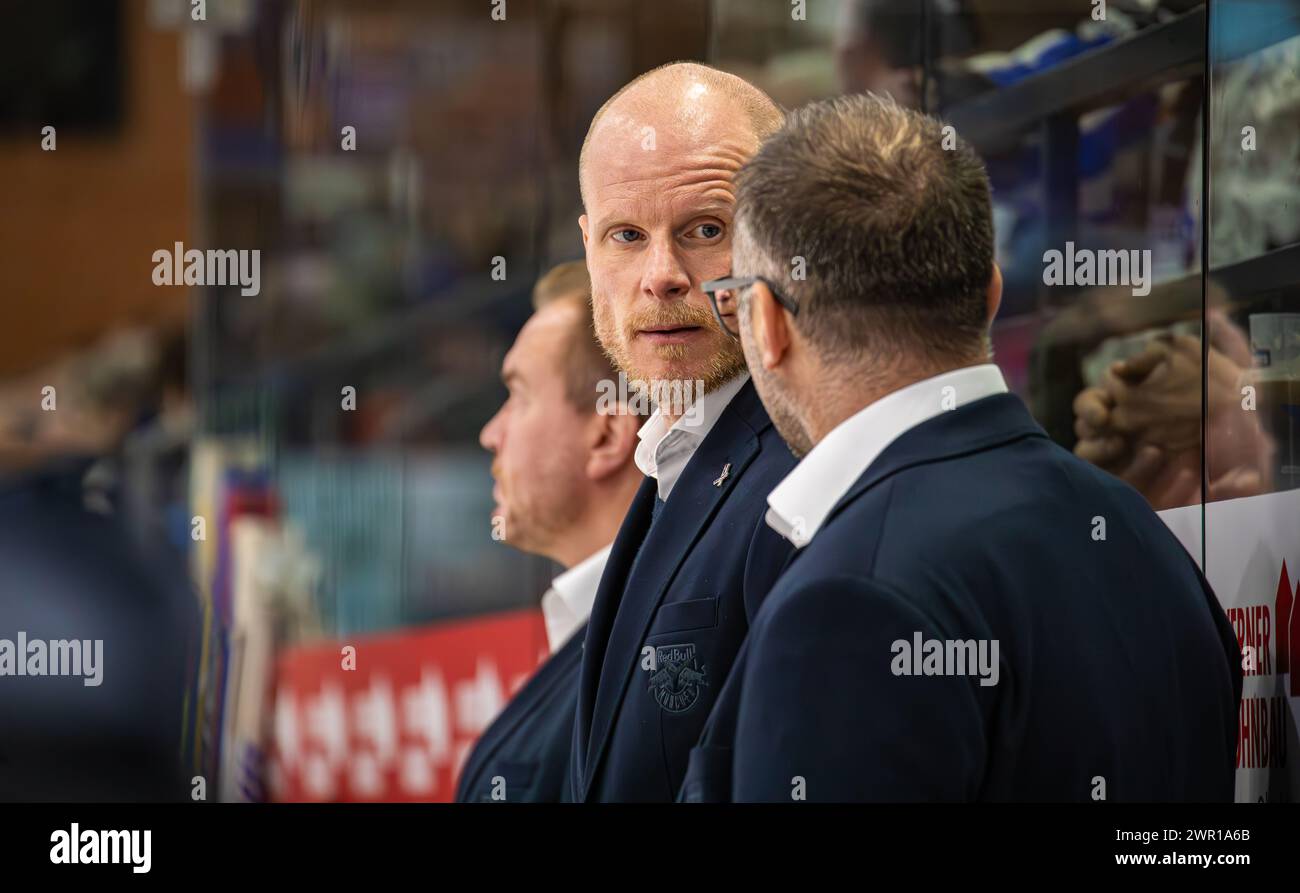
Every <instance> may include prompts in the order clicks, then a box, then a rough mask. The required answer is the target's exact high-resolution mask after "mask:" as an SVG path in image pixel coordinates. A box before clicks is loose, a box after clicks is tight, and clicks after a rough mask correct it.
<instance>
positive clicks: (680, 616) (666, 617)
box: [649, 596, 718, 636]
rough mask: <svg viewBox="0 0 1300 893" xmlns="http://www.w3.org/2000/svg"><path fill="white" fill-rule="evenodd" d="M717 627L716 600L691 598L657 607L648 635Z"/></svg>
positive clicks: (714, 598)
mask: <svg viewBox="0 0 1300 893" xmlns="http://www.w3.org/2000/svg"><path fill="white" fill-rule="evenodd" d="M717 625H718V599H717V596H713V597H710V598H692V599H687V600H686V601H681V602H668V603H666V604H662V605H660V606H659V611H658V613H656V614H655V619H654V623H652V624H651V625H650V633H649V634H650V635H652V636H657V635H661V634H666V633H680V632H686V631H687V630H692V629H712V628H713V627H715V626H717Z"/></svg>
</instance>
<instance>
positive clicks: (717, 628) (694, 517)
mask: <svg viewBox="0 0 1300 893" xmlns="http://www.w3.org/2000/svg"><path fill="white" fill-rule="evenodd" d="M793 467H794V457H793V456H792V455H791V453H790V450H789V448H788V447H787V446H786V445H785V442H784V441H783V440H781V438H780V435H778V434H777V432H776V429H775V428H774V427H773V426H772V422H771V420H770V419H769V418H768V417H767V412H766V411H765V410H764V409H763V404H762V403H761V402H760V401H759V399H758V395H757V393H756V392H755V391H754V385H753V383H752V382H746V383H745V385H744V387H742V388H741V389H740V390H739V391H738V392H737V393H736V396H735V397H733V398H732V400H731V402H730V403H729V404H728V405H727V407H726V409H725V410H724V411H723V412H722V414H721V415H720V416H719V418H718V420H717V422H716V423H715V424H714V426H713V428H712V429H711V430H710V431H709V433H708V435H707V436H706V437H705V438H704V440H703V442H702V443H701V444H700V445H699V447H698V448H697V450H696V452H695V454H694V455H693V456H692V457H691V459H690V461H689V462H688V463H687V465H686V468H685V469H684V470H683V472H682V474H681V477H680V478H679V479H678V480H677V482H676V483H675V484H674V486H673V490H672V492H671V494H670V495H669V498H668V500H667V501H666V502H665V503H664V504H663V507H662V508H661V509H660V510H659V512H658V517H657V518H655V519H654V523H653V525H651V520H652V511H653V510H654V506H655V503H656V500H657V499H658V487H657V484H656V482H655V480H654V479H652V478H646V480H645V481H644V482H643V483H642V485H641V488H640V489H639V490H638V491H637V494H636V497H635V499H634V500H633V502H632V506H631V508H630V509H629V510H628V514H627V517H626V518H625V519H624V520H623V524H622V527H621V528H620V529H619V533H618V537H617V539H615V541H614V546H613V549H612V550H611V552H610V556H609V561H608V563H607V564H606V565H605V573H604V576H602V577H601V581H600V588H599V590H598V591H597V594H596V600H595V604H594V605H593V608H592V612H591V622H590V625H589V626H588V629H587V641H586V648H585V650H584V653H583V657H582V673H581V682H580V686H579V690H578V709H577V716H576V720H575V724H574V746H573V768H572V780H573V796H574V799H575V800H577V801H578V802H584V801H635V802H654V801H663V802H671V801H672V800H673V799H674V798H675V797H676V795H677V791H678V789H679V788H680V787H681V783H682V779H683V777H684V776H685V774H686V763H687V759H688V756H689V753H690V749H691V747H693V746H694V745H695V743H696V742H697V741H698V740H699V736H700V731H701V729H702V728H703V726H704V721H705V719H706V718H707V717H708V714H709V709H710V708H711V707H712V706H713V702H714V701H715V700H716V699H717V696H718V692H719V691H720V690H721V688H722V684H723V682H724V681H726V678H727V674H728V672H729V670H730V669H731V664H732V661H733V660H734V659H735V656H736V652H737V651H738V650H739V648H740V644H741V642H742V641H743V640H744V637H745V634H746V633H747V632H748V630H749V622H750V618H751V617H753V615H754V612H755V611H756V610H757V607H758V604H759V602H760V601H761V600H762V598H763V597H764V596H765V595H766V594H767V592H768V591H769V590H770V589H771V587H772V584H773V583H774V582H775V581H776V578H777V576H778V575H779V574H780V571H781V568H782V567H783V566H784V565H785V562H786V560H787V559H788V558H789V556H790V552H791V547H790V546H789V544H788V543H787V542H786V541H785V540H784V539H782V538H781V537H780V536H778V535H777V534H776V533H775V532H773V531H772V530H771V529H769V528H768V527H767V525H766V524H764V523H763V516H764V514H765V512H766V508H767V494H768V493H770V492H771V491H772V489H773V488H774V487H775V486H776V485H777V484H779V483H780V482H781V479H782V478H784V477H785V476H786V475H787V474H788V473H789V472H790V470H791V469H792V468H793ZM647 531H648V532H647ZM634 562H635V564H636V567H635V570H634V572H632V571H633V563H634Z"/></svg>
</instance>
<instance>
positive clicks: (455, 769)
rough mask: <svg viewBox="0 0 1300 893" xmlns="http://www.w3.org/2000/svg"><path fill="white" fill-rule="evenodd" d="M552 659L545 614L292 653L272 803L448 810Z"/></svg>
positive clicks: (285, 669)
mask: <svg viewBox="0 0 1300 893" xmlns="http://www.w3.org/2000/svg"><path fill="white" fill-rule="evenodd" d="M350 649H355V651H351V650H350ZM545 657H546V630H545V626H544V624H543V622H542V617H541V615H540V614H539V613H538V612H536V611H517V612H510V613H506V614H495V615H492V616H491V617H489V618H486V619H475V620H472V621H465V622H456V623H447V624H439V625H437V626H433V627H428V628H426V629H422V630H418V631H414V632H403V633H401V634H397V635H391V636H369V637H360V638H357V639H355V640H348V641H337V642H333V643H331V644H328V645H320V644H313V645H311V646H308V647H303V648H292V649H289V650H287V651H285V652H284V653H283V654H282V655H281V656H280V658H279V660H278V661H277V667H276V685H275V691H276V700H275V719H274V732H273V735H272V745H271V748H270V760H269V764H268V779H267V780H268V782H269V785H270V794H271V799H272V800H276V801H282V802H283V801H292V802H301V801H312V802H316V801H337V802H357V801H386V802H394V801H402V802H409V801H424V802H429V801H444V802H445V801H450V800H451V799H452V798H453V797H454V796H455V781H456V777H457V775H458V773H459V771H460V767H461V764H462V763H463V762H464V760H465V757H466V755H467V754H468V752H469V749H470V747H471V746H472V745H473V744H474V741H475V740H476V739H477V738H478V736H479V734H481V733H482V731H483V729H485V728H486V727H487V725H488V724H489V723H491V721H492V720H493V719H494V718H495V717H496V715H497V713H498V712H499V711H500V710H501V708H502V707H503V706H505V703H506V701H507V700H509V698H510V696H511V695H513V694H514V693H515V692H516V691H517V690H518V689H519V687H520V686H521V685H522V684H523V683H524V682H525V681H526V680H527V678H528V677H529V675H531V674H532V672H533V671H534V670H535V669H536V668H537V666H538V665H539V664H540V663H541V662H542V660H544V659H545Z"/></svg>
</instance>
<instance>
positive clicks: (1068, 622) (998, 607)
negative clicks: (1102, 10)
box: [683, 95, 1242, 802]
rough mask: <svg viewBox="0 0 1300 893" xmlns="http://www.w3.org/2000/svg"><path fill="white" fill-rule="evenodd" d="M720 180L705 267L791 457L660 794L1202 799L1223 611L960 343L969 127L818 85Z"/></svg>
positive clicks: (1223, 777)
mask: <svg viewBox="0 0 1300 893" xmlns="http://www.w3.org/2000/svg"><path fill="white" fill-rule="evenodd" d="M738 181H739V186H738V188H739V198H738V202H739V207H738V211H737V226H736V243H735V264H736V268H737V273H738V275H737V276H736V277H733V278H731V279H729V280H727V281H724V282H723V283H711V284H710V286H709V288H710V291H711V293H712V294H715V295H716V296H717V297H718V299H719V300H720V305H719V311H720V312H721V313H726V312H736V314H737V317H738V319H739V322H740V332H741V337H742V343H743V344H744V349H745V355H746V357H747V358H748V359H749V366H750V369H752V370H753V372H754V376H755V381H756V384H757V386H758V390H759V392H760V394H761V395H762V397H763V401H764V403H765V405H767V407H768V408H769V411H770V412H771V414H772V418H773V419H774V420H775V423H776V425H777V427H778V428H779V429H780V430H781V433H782V435H783V436H784V437H785V439H786V440H787V441H788V442H789V443H790V445H791V447H792V448H793V449H794V450H795V451H796V452H797V453H798V454H799V455H801V456H803V459H802V461H801V462H800V463H799V465H798V466H797V467H796V468H795V470H794V471H793V472H792V473H791V474H790V476H789V477H788V478H786V479H785V480H784V481H782V482H781V484H780V486H778V487H777V488H776V489H774V490H773V491H772V493H771V495H770V496H769V497H768V504H769V505H770V507H771V509H770V511H769V513H768V522H769V523H770V524H771V525H772V527H773V528H774V529H776V530H779V531H780V532H781V533H782V534H783V535H785V536H787V537H788V538H789V539H790V540H791V542H792V543H794V544H795V545H796V546H798V547H800V551H799V552H798V553H797V555H796V557H795V558H794V559H793V560H792V562H791V564H790V567H789V569H788V570H787V571H786V572H785V574H784V575H783V576H782V578H781V580H780V581H779V582H778V583H777V585H776V587H775V588H774V589H773V591H772V593H771V594H770V595H769V596H768V597H767V599H766V601H764V603H763V607H762V609H761V610H760V612H759V615H758V617H757V618H756V619H755V621H754V627H753V631H752V632H751V633H750V636H749V639H748V641H747V642H746V645H745V651H744V654H743V656H742V658H741V660H740V661H739V662H738V665H737V667H736V669H735V670H734V671H733V673H732V678H731V679H730V680H729V682H728V685H727V689H726V691H725V692H724V693H723V695H722V697H721V699H720V701H719V703H718V705H717V707H716V708H715V710H714V714H713V716H711V717H710V722H709V727H708V729H707V730H706V732H705V734H704V736H703V738H702V741H701V745H700V748H699V749H698V751H697V752H696V754H695V755H694V758H693V759H692V763H691V765H692V775H691V777H689V778H688V780H687V782H686V784H685V785H684V787H683V798H684V799H687V800H711V799H722V800H726V799H731V800H769V801H785V802H790V801H791V800H836V801H846V800H1019V801H1024V800H1073V801H1083V800H1102V799H1106V800H1164V801H1173V800H1180V801H1181V800H1221V801H1231V799H1232V796H1233V788H1234V764H1235V762H1236V739H1237V710H1238V703H1239V701H1240V698H1241V685H1242V680H1241V658H1240V654H1239V652H1238V648H1237V641H1236V637H1235V635H1234V634H1233V631H1232V628H1231V626H1229V624H1228V621H1227V618H1226V617H1225V615H1224V612H1223V610H1222V609H1221V608H1220V607H1219V604H1218V601H1217V600H1216V599H1215V597H1214V593H1213V592H1212V591H1211V590H1210V587H1209V585H1208V584H1207V583H1206V582H1205V580H1204V578H1203V577H1202V576H1201V573H1200V571H1199V569H1198V568H1197V566H1196V564H1195V562H1194V561H1193V560H1192V559H1191V557H1190V556H1189V555H1188V554H1187V552H1186V551H1184V549H1183V547H1182V546H1181V545H1180V544H1179V542H1178V541H1177V540H1176V539H1175V538H1174V536H1173V534H1172V533H1171V532H1170V531H1169V529H1168V528H1167V527H1166V526H1165V525H1164V524H1163V523H1162V522H1161V521H1160V519H1159V518H1157V517H1156V515H1155V514H1154V513H1153V512H1152V511H1151V509H1150V507H1149V506H1148V505H1147V504H1146V502H1145V501H1144V500H1143V499H1142V497H1141V496H1140V495H1139V494H1137V493H1135V492H1134V491H1133V490H1132V489H1131V488H1130V487H1128V486H1126V485H1125V484H1123V483H1121V482H1120V481H1118V480H1116V479H1115V478H1113V477H1111V476H1110V475H1108V474H1106V473H1104V472H1102V471H1100V470H1098V469H1097V468H1095V467H1093V466H1092V465H1089V464H1088V463H1086V462H1083V461H1082V460H1080V459H1078V458H1077V457H1075V456H1074V455H1072V454H1071V453H1069V452H1068V451H1066V450H1065V449H1063V448H1061V447H1059V446H1057V445H1056V444H1055V443H1053V442H1052V441H1051V440H1050V439H1049V438H1048V437H1047V435H1046V433H1045V432H1044V431H1043V430H1042V428H1040V427H1039V426H1038V424H1037V423H1035V422H1034V420H1033V418H1032V417H1031V416H1030V415H1029V412H1028V410H1027V409H1026V408H1025V406H1024V404H1023V403H1021V401H1020V399H1019V398H1018V397H1016V396H1015V395H1013V394H1010V393H1008V392H1007V387H1006V384H1005V382H1004V381H1003V378H1002V374H1001V371H1000V370H999V369H998V367H997V366H995V365H994V364H993V363H992V362H990V357H989V339H988V334H989V326H990V324H991V323H992V320H993V317H994V315H995V314H996V313H997V309H998V305H999V303H1000V299H1001V289H1002V279H1001V274H1000V273H999V271H998V268H997V266H996V265H995V264H994V261H993V223H992V214H991V208H990V199H989V187H988V180H987V177H986V175H985V172H984V167H983V164H982V163H981V162H980V160H979V158H978V157H977V156H976V155H975V153H974V151H973V150H972V149H971V148H970V147H969V145H967V144H965V143H959V144H958V146H957V147H956V148H955V149H954V150H951V151H948V150H945V148H944V147H943V138H942V133H941V125H940V123H939V122H938V121H936V120H935V119H933V118H928V117H925V116H922V115H920V114H918V113H916V112H912V111H908V110H906V109H903V108H901V107H900V106H898V105H897V104H895V103H894V102H892V101H885V100H881V99H879V98H877V97H874V96H870V95H865V96H854V97H843V98H841V99H838V100H832V101H828V102H820V103H815V104H813V105H811V106H808V107H806V108H804V109H800V110H799V111H797V112H795V113H793V114H792V115H791V117H790V119H789V120H788V121H787V124H786V126H785V128H784V129H783V130H782V131H781V132H779V133H778V134H777V135H776V136H774V137H772V139H770V140H769V141H768V142H767V143H765V144H764V146H763V148H762V149H761V150H760V151H759V153H758V155H757V156H756V157H755V159H754V160H753V161H752V162H751V163H750V164H749V165H748V166H747V167H746V168H745V169H744V170H743V171H742V172H741V173H740V176H739V178H738ZM846 184H847V185H846ZM800 253H807V255H808V265H807V268H806V271H805V272H806V278H795V277H791V276H790V275H789V273H790V269H789V267H788V265H787V262H786V258H788V257H789V256H791V255H793V254H800Z"/></svg>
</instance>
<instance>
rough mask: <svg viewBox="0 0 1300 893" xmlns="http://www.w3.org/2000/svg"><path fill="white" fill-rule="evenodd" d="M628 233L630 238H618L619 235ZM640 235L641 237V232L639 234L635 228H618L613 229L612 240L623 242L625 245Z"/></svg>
mask: <svg viewBox="0 0 1300 893" xmlns="http://www.w3.org/2000/svg"><path fill="white" fill-rule="evenodd" d="M629 234H630V238H627V239H620V238H619V236H624V235H629ZM640 237H641V234H640V233H639V232H637V231H636V230H634V229H620V230H615V231H614V241H615V242H622V243H623V244H625V245H626V244H627V243H628V242H635V241H636V240H637V239H639V238H640Z"/></svg>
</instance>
